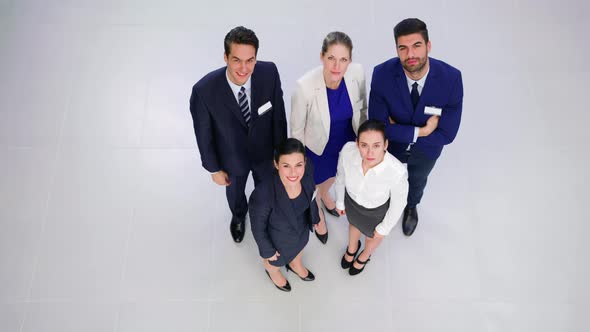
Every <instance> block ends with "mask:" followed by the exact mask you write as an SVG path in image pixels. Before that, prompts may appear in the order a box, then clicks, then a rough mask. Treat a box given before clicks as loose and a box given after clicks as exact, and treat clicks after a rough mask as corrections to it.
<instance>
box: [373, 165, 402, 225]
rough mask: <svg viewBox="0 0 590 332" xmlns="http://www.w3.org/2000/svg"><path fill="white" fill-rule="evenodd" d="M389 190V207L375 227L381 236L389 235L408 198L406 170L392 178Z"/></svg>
mask: <svg viewBox="0 0 590 332" xmlns="http://www.w3.org/2000/svg"><path fill="white" fill-rule="evenodd" d="M389 192H390V195H391V196H390V201H389V209H388V210H387V213H386V214H385V217H384V218H383V221H382V222H381V223H379V224H378V225H377V226H376V227H375V231H376V232H377V233H379V234H381V235H383V236H386V235H389V232H390V231H391V229H392V228H393V227H394V226H395V224H397V221H398V220H399V217H400V216H401V215H402V212H403V210H404V208H405V207H406V202H407V198H408V172H407V171H405V172H404V173H403V175H402V176H400V177H398V179H396V180H393V181H392V183H391V187H390V189H389Z"/></svg>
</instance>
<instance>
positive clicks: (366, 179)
mask: <svg viewBox="0 0 590 332" xmlns="http://www.w3.org/2000/svg"><path fill="white" fill-rule="evenodd" d="M387 143H388V141H387V139H386V138H385V125H384V124H383V122H381V121H378V120H373V119H371V120H367V121H365V122H364V123H363V124H361V126H360V127H359V129H358V138H357V141H356V142H349V143H347V144H346V145H344V147H343V148H342V151H341V152H340V157H339V159H338V171H337V174H336V184H335V189H336V210H337V211H338V213H339V214H340V215H344V214H346V215H347V216H348V222H349V228H348V247H347V248H346V253H345V254H344V256H343V257H342V260H341V262H340V265H341V266H342V268H343V269H349V270H348V272H349V274H350V275H355V274H359V273H361V272H362V271H363V269H364V268H365V264H366V263H367V262H368V261H369V260H370V257H371V255H372V254H373V252H374V251H375V249H376V248H377V247H378V246H379V244H381V241H382V240H383V237H384V236H386V235H388V234H389V232H390V231H391V229H392V228H393V226H395V224H396V223H397V221H398V219H399V217H400V216H401V214H402V212H403V210H404V207H405V206H406V200H407V196H408V172H407V170H406V168H405V167H404V165H403V164H402V163H401V162H400V161H399V160H397V159H396V158H395V157H394V156H392V155H391V154H390V153H388V152H387ZM361 235H365V248H364V250H363V251H362V252H361V253H360V254H359V255H358V257H357V253H358V252H359V249H360V247H361V241H360V238H361Z"/></svg>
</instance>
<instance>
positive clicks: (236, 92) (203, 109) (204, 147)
mask: <svg viewBox="0 0 590 332" xmlns="http://www.w3.org/2000/svg"><path fill="white" fill-rule="evenodd" d="M224 48H225V53H224V55H223V58H224V60H225V63H226V64H227V66H225V67H222V68H219V69H217V70H215V71H212V72H210V73H209V74H207V75H205V77H203V78H202V79H201V80H199V81H198V82H197V84H195V85H194V87H193V91H192V95H191V99H190V110H191V115H192V117H193V126H194V129H195V136H196V139H197V145H198V147H199V152H200V154H201V162H202V164H203V167H204V168H205V169H206V170H207V171H209V172H210V173H211V178H212V179H213V182H215V183H216V184H218V185H221V186H225V187H226V196H227V202H228V204H229V208H230V210H231V212H232V219H231V224H230V232H231V235H232V237H233V239H234V241H235V242H238V243H239V242H242V239H243V238H244V233H245V218H246V213H247V212H248V201H247V199H246V194H245V192H244V191H245V188H246V181H247V179H248V175H249V174H250V171H252V175H253V178H254V184H255V185H258V183H259V182H260V181H261V180H262V179H263V178H265V177H267V176H271V174H272V171H273V164H272V159H273V152H274V147H275V146H276V145H278V144H279V143H281V142H282V141H284V140H286V139H287V120H286V116H285V105H284V102H283V91H282V90H281V80H280V77H279V72H278V70H277V67H276V66H275V64H274V63H272V62H264V61H256V55H257V53H258V38H257V37H256V34H255V33H254V32H253V31H252V30H250V29H247V28H244V27H241V26H240V27H236V28H234V29H232V30H231V31H230V32H228V33H227V35H226V36H225V40H224Z"/></svg>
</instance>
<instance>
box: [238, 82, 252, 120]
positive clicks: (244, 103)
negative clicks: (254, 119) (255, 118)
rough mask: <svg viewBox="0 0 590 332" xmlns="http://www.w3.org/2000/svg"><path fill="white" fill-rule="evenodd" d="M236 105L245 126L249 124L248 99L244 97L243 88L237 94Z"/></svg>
mask: <svg viewBox="0 0 590 332" xmlns="http://www.w3.org/2000/svg"><path fill="white" fill-rule="evenodd" d="M238 103H239V105H240V112H242V115H243V116H244V120H246V124H250V106H249V105H248V97H247V96H246V89H245V88H244V87H242V88H241V89H240V92H238Z"/></svg>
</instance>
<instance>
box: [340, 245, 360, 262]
mask: <svg viewBox="0 0 590 332" xmlns="http://www.w3.org/2000/svg"><path fill="white" fill-rule="evenodd" d="M360 249H361V240H359V242H358V246H357V247H356V251H355V252H348V247H346V255H348V256H352V261H350V262H349V261H347V260H346V255H342V260H341V261H340V266H341V267H342V268H343V269H349V268H350V267H351V266H352V263H353V262H354V260H355V258H356V254H357V253H358V252H359V250H360Z"/></svg>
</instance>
